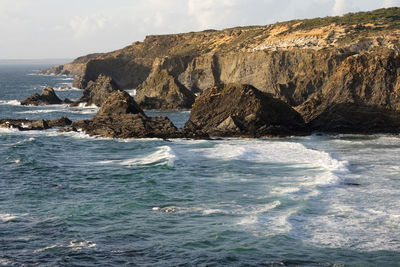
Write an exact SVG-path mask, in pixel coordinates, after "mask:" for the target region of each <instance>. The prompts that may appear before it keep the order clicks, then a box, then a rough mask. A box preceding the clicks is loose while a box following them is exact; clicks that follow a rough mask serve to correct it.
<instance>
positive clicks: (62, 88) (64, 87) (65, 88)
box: [54, 83, 82, 92]
mask: <svg viewBox="0 0 400 267" xmlns="http://www.w3.org/2000/svg"><path fill="white" fill-rule="evenodd" d="M58 85H61V86H59V87H54V91H61V92H64V91H82V90H81V89H79V88H76V87H72V86H71V85H72V84H70V83H60V84H58Z"/></svg>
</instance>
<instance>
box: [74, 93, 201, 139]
mask: <svg viewBox="0 0 400 267" xmlns="http://www.w3.org/2000/svg"><path fill="white" fill-rule="evenodd" d="M69 130H71V131H79V130H81V131H84V132H86V133H87V134H89V135H91V136H94V135H97V136H102V137H111V138H163V139H167V138H184V137H186V135H185V132H184V131H180V130H178V129H177V128H176V127H175V126H174V125H173V123H172V122H171V121H170V120H169V119H168V118H167V117H148V116H146V115H145V114H144V112H143V110H141V109H140V107H139V106H138V105H137V103H136V102H135V101H134V99H133V98H132V97H131V96H130V95H129V94H128V93H126V92H124V91H117V92H114V93H112V94H110V96H109V97H108V98H107V99H106V101H105V102H104V103H103V105H102V106H101V108H100V110H99V111H98V113H97V114H96V116H94V117H93V118H92V119H91V120H84V121H77V122H74V123H73V124H72V127H71V128H70V129H69ZM188 136H190V137H198V138H200V137H203V136H204V137H206V136H207V135H206V134H202V133H199V132H198V131H194V132H191V133H190V134H188Z"/></svg>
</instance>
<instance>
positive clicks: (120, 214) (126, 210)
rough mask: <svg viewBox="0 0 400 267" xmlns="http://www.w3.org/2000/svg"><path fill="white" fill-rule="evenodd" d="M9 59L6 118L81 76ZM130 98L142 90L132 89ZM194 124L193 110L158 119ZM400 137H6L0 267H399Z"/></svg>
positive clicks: (78, 113) (1, 155)
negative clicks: (23, 103)
mask: <svg viewBox="0 0 400 267" xmlns="http://www.w3.org/2000/svg"><path fill="white" fill-rule="evenodd" d="M49 66H50V65H48V64H45V63H43V62H40V63H34V62H30V63H18V64H10V63H0V118H28V119H55V118H59V117H61V116H66V117H68V118H70V119H71V120H78V119H85V118H90V117H91V116H93V115H94V114H95V113H96V112H97V110H98V109H97V108H96V107H73V108H70V107H68V106H67V105H53V106H40V107H25V106H21V105H19V101H20V100H22V99H25V98H26V97H27V96H29V95H31V94H32V93H35V92H38V93H40V92H41V91H42V89H43V88H44V87H45V86H46V85H50V86H54V87H55V88H56V93H57V94H58V95H59V96H60V98H65V97H68V98H70V99H77V98H79V96H80V94H81V91H80V90H77V89H73V88H72V89H69V90H62V89H60V88H61V87H66V86H70V85H71V84H72V81H73V78H72V77H69V76H40V75H37V73H38V71H39V70H40V69H44V68H47V67H49ZM131 93H132V92H131ZM146 113H147V114H148V115H150V116H159V115H163V116H164V115H165V116H168V117H169V118H170V119H171V120H172V121H173V122H174V123H175V125H177V126H178V127H183V125H184V123H185V121H186V120H187V119H188V117H189V112H188V111H170V112H164V111H155V110H153V111H147V112H146ZM399 199H400V137H399V136H398V135H384V134H382V135H369V136H366V135H311V136H306V137H290V138H260V139H241V138H223V139H217V140H183V139H176V140H168V141H164V140H161V139H138V140H136V139H129V140H121V139H106V138H95V137H89V136H87V135H85V134H83V133H58V132H57V129H50V130H46V131H29V132H19V131H17V130H12V129H0V266H125V265H140V266H177V265H196V266H197V265H199V266H260V265H261V266H332V265H346V266H400V201H399Z"/></svg>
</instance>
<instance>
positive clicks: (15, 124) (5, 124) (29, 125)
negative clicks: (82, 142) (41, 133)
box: [0, 117, 72, 131]
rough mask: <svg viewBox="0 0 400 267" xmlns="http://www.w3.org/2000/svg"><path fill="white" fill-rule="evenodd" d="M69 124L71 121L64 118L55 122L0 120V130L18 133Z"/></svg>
mask: <svg viewBox="0 0 400 267" xmlns="http://www.w3.org/2000/svg"><path fill="white" fill-rule="evenodd" d="M71 124H72V121H71V120H69V119H68V118H66V117H61V118H59V119H55V120H28V119H0V128H10V129H18V130H20V131H32V130H47V129H50V128H53V127H65V126H68V125H71Z"/></svg>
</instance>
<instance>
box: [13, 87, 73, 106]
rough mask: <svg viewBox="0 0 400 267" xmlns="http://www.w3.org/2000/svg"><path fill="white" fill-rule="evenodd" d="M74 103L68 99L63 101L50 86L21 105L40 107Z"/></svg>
mask: <svg viewBox="0 0 400 267" xmlns="http://www.w3.org/2000/svg"><path fill="white" fill-rule="evenodd" d="M70 103H72V101H71V100H69V99H68V98H66V99H65V100H64V101H62V100H61V99H60V98H58V96H57V95H56V92H54V89H53V88H52V87H50V86H47V87H46V88H44V89H43V91H42V93H41V94H40V95H39V94H38V93H35V94H33V95H31V96H29V97H28V98H26V99H25V100H23V101H21V105H26V106H28V105H29V106H39V105H56V104H70Z"/></svg>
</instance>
